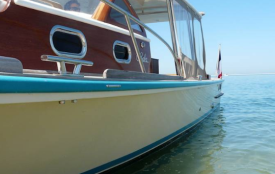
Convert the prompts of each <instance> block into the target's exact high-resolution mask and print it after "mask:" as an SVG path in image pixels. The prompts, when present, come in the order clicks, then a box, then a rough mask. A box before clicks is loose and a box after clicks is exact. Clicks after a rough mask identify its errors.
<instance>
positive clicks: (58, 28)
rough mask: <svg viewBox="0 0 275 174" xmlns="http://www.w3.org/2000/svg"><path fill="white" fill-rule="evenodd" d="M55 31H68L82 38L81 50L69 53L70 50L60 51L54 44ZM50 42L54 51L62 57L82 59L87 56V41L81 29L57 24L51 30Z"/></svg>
mask: <svg viewBox="0 0 275 174" xmlns="http://www.w3.org/2000/svg"><path fill="white" fill-rule="evenodd" d="M55 32H63V33H67V34H70V35H75V36H78V37H79V38H80V40H81V44H82V50H81V52H80V53H69V52H62V51H58V50H57V49H56V48H55V46H54V44H53V35H54V33H55ZM50 44H51V47H52V50H53V52H54V53H55V54H56V55H58V56H60V57H70V58H75V59H82V58H84V57H85V55H86V53H87V41H86V38H85V36H84V34H83V33H82V32H81V31H79V30H76V29H73V28H69V27H64V26H61V25H56V26H54V27H53V28H52V30H51V32H50Z"/></svg>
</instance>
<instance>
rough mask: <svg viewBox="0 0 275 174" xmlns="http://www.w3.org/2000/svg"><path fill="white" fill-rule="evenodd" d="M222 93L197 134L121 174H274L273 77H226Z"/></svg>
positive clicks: (189, 135)
mask: <svg viewBox="0 0 275 174" xmlns="http://www.w3.org/2000/svg"><path fill="white" fill-rule="evenodd" d="M223 92H224V93H225V95H224V96H223V98H222V101H221V107H220V109H218V110H217V111H216V112H215V113H213V114H212V115H210V116H209V117H208V118H207V119H206V120H205V121H204V122H203V123H202V124H201V125H200V126H198V127H197V129H195V130H194V131H192V132H191V133H189V134H188V135H186V136H184V137H181V138H180V139H178V140H177V141H176V142H174V143H173V144H171V145H169V146H168V147H166V148H165V149H162V150H160V151H158V152H156V153H154V154H152V155H150V156H149V157H147V158H145V159H144V160H141V161H138V162H136V163H134V164H132V165H131V166H128V167H127V168H125V169H123V170H121V171H119V172H118V173H117V174H130V173H135V174H149V173H150V174H151V173H157V174H179V173H181V174H183V173H187V174H193V173H194V174H195V173H198V174H210V173H211V174H212V173H217V174H220V173H221V174H223V173H225V174H258V173H261V174H269V173H275V75H257V76H228V77H225V83H224V85H223Z"/></svg>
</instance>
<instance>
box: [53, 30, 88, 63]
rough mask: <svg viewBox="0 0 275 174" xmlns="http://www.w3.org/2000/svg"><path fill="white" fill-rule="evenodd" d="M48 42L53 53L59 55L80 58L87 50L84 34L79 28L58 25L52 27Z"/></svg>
mask: <svg viewBox="0 0 275 174" xmlns="http://www.w3.org/2000/svg"><path fill="white" fill-rule="evenodd" d="M50 43H51V47H52V49H53V51H54V53H55V54H57V55H58V56H61V57H71V58H76V59H82V58H84V57H85V55H86V52H87V42H86V39H85V36H84V34H83V33H82V32H81V31H79V30H76V29H72V28H68V27H64V26H60V25H56V26H54V27H53V28H52V30H51V33H50Z"/></svg>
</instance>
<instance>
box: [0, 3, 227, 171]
mask: <svg viewBox="0 0 275 174" xmlns="http://www.w3.org/2000/svg"><path fill="white" fill-rule="evenodd" d="M202 15H203V13H199V12H197V11H196V10H195V9H194V8H193V7H192V6H191V5H190V4H189V3H188V2H187V1H185V0H81V1H80V0H79V1H76V0H72V1H69V0H0V111H1V115H0V142H1V143H0V147H1V148H0V154H1V155H0V173H6V174H18V173H24V174H26V173H28V174H32V173H47V174H62V173H66V174H76V173H85V174H92V173H102V172H110V171H114V170H116V169H118V168H119V167H121V166H123V165H124V164H127V163H129V162H132V161H134V160H136V159H138V158H140V157H142V156H144V155H148V154H150V152H152V151H154V150H156V149H158V148H160V147H162V146H163V145H165V144H166V143H168V142H170V141H172V140H173V139H175V138H176V137H178V136H180V135H182V134H183V133H184V132H186V131H188V130H189V129H191V128H193V127H194V126H196V125H197V124H198V123H200V122H201V121H202V120H203V119H204V118H206V117H207V116H208V115H209V114H210V113H212V112H213V111H214V110H215V109H216V108H218V107H219V103H220V98H221V96H222V92H221V90H222V89H221V84H222V83H223V80H222V79H217V78H211V76H210V75H208V74H207V73H206V70H205V64H206V54H205V49H204V40H203V33H202V26H201V20H202ZM156 22H167V23H168V24H169V28H170V31H169V32H168V34H169V35H170V36H171V40H172V42H171V44H170V43H169V42H168V41H166V40H165V39H164V38H163V37H162V36H161V35H160V34H158V33H157V32H156V31H155V30H153V29H152V28H150V27H149V24H150V23H156ZM149 33H150V34H151V35H153V36H154V37H156V38H157V39H158V40H159V41H160V42H161V43H162V44H163V45H164V46H165V47H166V48H167V50H168V51H169V53H171V59H170V61H171V62H172V64H174V65H175V69H176V72H175V73H176V74H175V75H171V74H170V75H169V74H161V73H160V68H159V63H160V62H161V60H158V58H153V57H152V55H151V49H150V47H152V45H151V40H150V39H149V38H148V37H147V35H148V34H149ZM158 51H162V50H158Z"/></svg>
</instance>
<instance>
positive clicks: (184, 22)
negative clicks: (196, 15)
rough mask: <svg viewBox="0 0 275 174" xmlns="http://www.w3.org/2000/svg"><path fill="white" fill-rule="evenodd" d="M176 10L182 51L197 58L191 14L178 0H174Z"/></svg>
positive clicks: (190, 56)
mask: <svg viewBox="0 0 275 174" xmlns="http://www.w3.org/2000/svg"><path fill="white" fill-rule="evenodd" d="M174 12H175V20H176V21H175V22H176V27H177V34H178V38H179V43H180V47H181V51H182V53H183V54H184V55H185V56H186V57H188V58H189V59H195V54H194V49H193V35H192V28H191V26H192V23H191V22H190V19H191V14H190V13H189V12H188V11H187V10H186V9H185V8H184V7H183V6H181V5H180V4H179V3H178V2H177V1H176V0H174Z"/></svg>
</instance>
